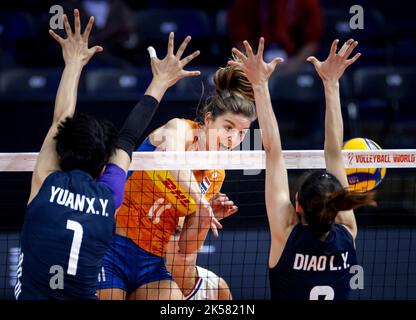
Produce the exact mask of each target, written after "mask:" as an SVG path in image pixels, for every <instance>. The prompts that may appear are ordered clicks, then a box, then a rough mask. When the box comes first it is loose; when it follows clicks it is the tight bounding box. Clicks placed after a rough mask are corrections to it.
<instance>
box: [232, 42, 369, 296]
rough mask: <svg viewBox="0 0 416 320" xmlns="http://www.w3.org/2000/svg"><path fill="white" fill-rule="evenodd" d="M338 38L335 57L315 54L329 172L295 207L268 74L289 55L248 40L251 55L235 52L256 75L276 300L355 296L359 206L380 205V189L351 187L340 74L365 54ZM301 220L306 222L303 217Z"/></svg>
mask: <svg viewBox="0 0 416 320" xmlns="http://www.w3.org/2000/svg"><path fill="white" fill-rule="evenodd" d="M337 43H338V40H335V41H334V42H333V43H332V46H331V50H330V53H329V56H328V58H327V59H326V60H325V61H323V62H321V61H318V60H317V59H316V58H315V57H309V58H308V59H307V61H309V62H311V63H312V64H313V65H314V67H315V69H316V71H317V72H318V74H319V76H320V77H321V79H322V82H323V84H324V91H325V99H326V112H325V144H324V151H325V152H324V153H325V164H326V170H325V171H323V172H322V171H314V172H310V173H308V174H307V176H306V177H305V178H304V180H303V182H302V184H301V185H300V188H299V190H298V192H297V194H296V205H295V207H294V206H293V205H292V204H291V201H290V196H289V186H288V176H287V170H286V168H285V163H284V158H283V153H282V147H281V142H280V134H279V128H278V125H277V121H276V117H275V115H274V111H273V108H272V104H271V101H270V94H269V89H268V79H269V77H270V75H271V74H272V72H273V71H274V69H275V67H276V65H277V64H278V63H280V62H281V61H282V60H283V59H281V58H275V59H274V60H273V61H272V62H270V63H269V64H267V63H265V62H264V61H263V48H264V39H263V38H261V39H260V42H259V48H258V52H257V54H254V53H253V50H252V48H251V47H250V45H249V44H248V42H247V41H245V42H244V46H245V49H246V55H244V54H243V53H241V52H240V51H238V50H237V49H233V52H234V53H235V54H237V56H238V57H239V58H240V59H241V62H233V61H231V62H230V64H231V65H236V66H238V67H239V68H241V69H242V70H243V71H244V72H245V74H246V75H247V78H248V79H249V80H250V82H251V84H252V86H253V90H254V96H255V101H256V107H257V113H258V117H259V123H260V128H261V129H262V131H263V135H262V139H263V145H264V149H265V152H266V185H265V188H266V191H265V192H266V209H267V215H268V220H269V226H270V232H271V247H270V255H269V275H270V290H271V298H272V299H301V300H308V299H310V300H316V299H318V298H319V297H321V298H323V299H326V300H331V299H347V298H348V295H349V292H350V285H349V281H350V273H349V270H350V267H351V266H353V265H355V264H357V258H356V252H355V244H354V240H355V237H356V235H357V224H356V221H355V217H354V212H353V209H354V208H357V207H360V206H363V205H374V204H375V201H374V199H373V196H374V195H373V194H372V193H357V192H352V191H349V190H348V181H347V177H346V173H345V168H344V163H343V157H342V153H341V148H342V145H343V122H342V115H341V105H340V96H339V78H340V77H341V76H342V74H343V73H344V71H345V69H346V68H347V67H348V66H350V65H351V64H353V63H354V62H355V61H356V60H357V59H358V58H359V56H360V54H359V53H357V54H356V55H355V56H354V57H352V58H349V57H350V55H351V53H352V51H353V50H354V48H355V47H356V46H357V42H356V41H354V40H352V39H350V40H348V41H347V42H346V43H344V45H343V46H342V48H341V49H340V50H339V51H338V52H337ZM297 217H299V220H298V219H297Z"/></svg>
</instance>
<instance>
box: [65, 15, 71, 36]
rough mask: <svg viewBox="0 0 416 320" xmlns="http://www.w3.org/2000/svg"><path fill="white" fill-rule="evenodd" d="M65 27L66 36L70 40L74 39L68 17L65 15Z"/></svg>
mask: <svg viewBox="0 0 416 320" xmlns="http://www.w3.org/2000/svg"><path fill="white" fill-rule="evenodd" d="M64 26H65V31H66V36H67V37H68V38H72V29H71V26H70V24H69V21H68V16H67V15H66V14H64Z"/></svg>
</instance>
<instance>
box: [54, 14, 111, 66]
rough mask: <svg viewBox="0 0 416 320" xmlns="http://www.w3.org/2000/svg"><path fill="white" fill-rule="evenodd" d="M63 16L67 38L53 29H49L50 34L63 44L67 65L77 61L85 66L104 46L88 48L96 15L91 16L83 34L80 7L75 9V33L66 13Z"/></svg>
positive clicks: (63, 53)
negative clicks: (63, 37)
mask: <svg viewBox="0 0 416 320" xmlns="http://www.w3.org/2000/svg"><path fill="white" fill-rule="evenodd" d="M63 18H64V25H65V30H66V35H67V38H66V39H62V38H61V37H60V36H58V35H57V34H56V33H55V32H54V31H53V30H49V34H50V35H51V36H52V37H53V38H54V39H55V40H56V41H58V43H59V44H60V45H61V47H62V55H63V57H64V61H65V64H66V65H70V64H73V63H76V64H81V66H82V67H83V66H85V65H86V64H87V63H88V61H89V60H90V59H91V57H92V56H93V55H94V54H95V53H96V52H101V51H103V48H102V47H100V46H95V47H92V48H88V38H89V36H90V32H91V29H92V26H93V24H94V17H90V20H89V22H88V24H87V27H86V28H85V31H84V33H83V34H81V22H80V18H79V11H78V9H75V10H74V25H75V33H72V29H71V26H70V24H69V21H68V17H67V15H66V14H64V16H63Z"/></svg>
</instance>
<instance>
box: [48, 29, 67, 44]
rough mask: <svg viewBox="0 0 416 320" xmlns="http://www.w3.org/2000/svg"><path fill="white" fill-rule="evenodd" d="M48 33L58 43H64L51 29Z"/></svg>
mask: <svg viewBox="0 0 416 320" xmlns="http://www.w3.org/2000/svg"><path fill="white" fill-rule="evenodd" d="M49 34H50V35H51V36H52V38H54V39H55V40H56V41H58V42H59V44H61V45H62V44H63V43H64V39H62V38H61V37H60V36H58V35H57V34H56V33H55V32H54V31H53V30H49Z"/></svg>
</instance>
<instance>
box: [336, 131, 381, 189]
mask: <svg viewBox="0 0 416 320" xmlns="http://www.w3.org/2000/svg"><path fill="white" fill-rule="evenodd" d="M344 150H381V147H380V146H379V145H378V144H377V143H375V142H374V141H373V140H370V139H367V138H354V139H351V140H348V141H347V142H345V143H344ZM346 172H347V178H348V184H349V189H350V190H353V191H358V192H366V191H370V190H373V189H374V188H376V187H377V186H378V185H379V184H380V183H381V182H382V181H383V179H384V177H385V175H386V168H348V169H346Z"/></svg>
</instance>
